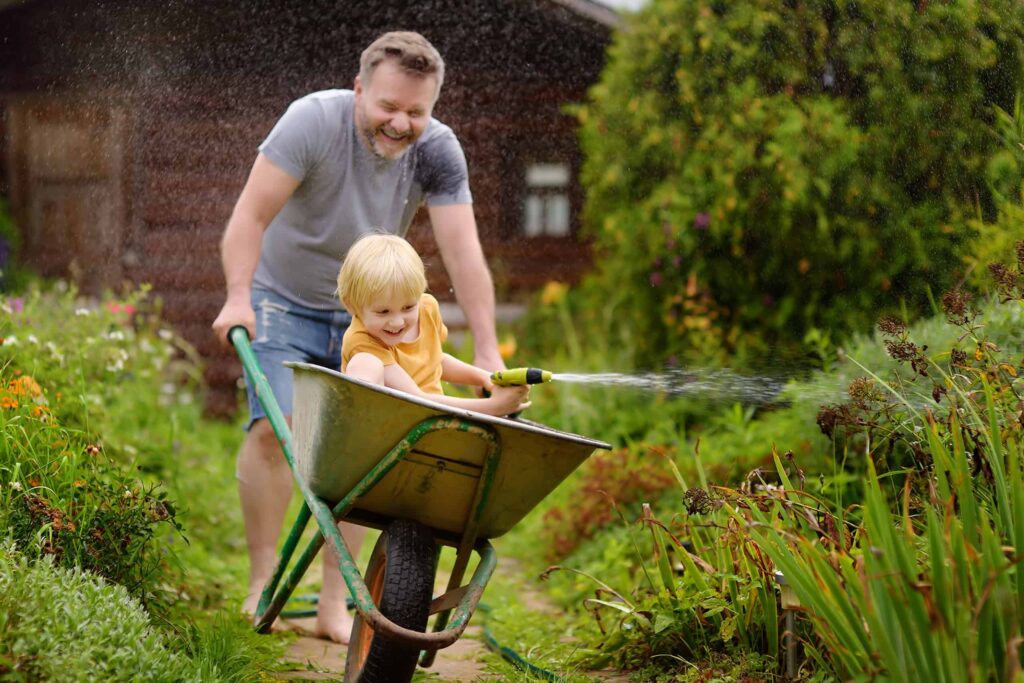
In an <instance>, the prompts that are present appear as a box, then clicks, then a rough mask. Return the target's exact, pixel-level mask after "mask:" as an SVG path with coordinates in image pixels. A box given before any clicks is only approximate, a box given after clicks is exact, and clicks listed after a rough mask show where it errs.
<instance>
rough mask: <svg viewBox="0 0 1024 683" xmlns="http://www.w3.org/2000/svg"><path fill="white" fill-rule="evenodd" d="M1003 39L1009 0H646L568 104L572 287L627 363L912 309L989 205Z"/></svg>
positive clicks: (1013, 42) (1007, 67)
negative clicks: (620, 343) (573, 197)
mask: <svg viewBox="0 0 1024 683" xmlns="http://www.w3.org/2000/svg"><path fill="white" fill-rule="evenodd" d="M1022 60H1024V7H1022V6H1021V5H1020V3H1017V2H1014V1H1013V0H996V1H995V2H988V3H981V2H976V1H971V0H964V1H962V2H954V3H934V2H933V3H926V2H916V3H912V2H905V1H902V2H895V3H894V2H889V1H888V0H867V1H863V2H848V1H846V0H836V1H832V2H814V3H788V2H785V3H784V2H781V1H779V0H756V1H755V2H745V3H726V2H717V1H707V2H689V1H686V0H666V1H664V2H656V3H649V4H648V5H647V7H646V8H645V9H644V10H643V11H642V12H640V13H638V14H637V15H635V16H634V17H632V18H631V19H630V20H629V24H628V26H627V28H626V29H625V30H623V31H621V32H620V33H619V34H618V36H617V38H616V40H615V43H614V45H613V46H612V48H611V51H610V53H609V62H608V66H607V68H606V70H605V72H604V74H603V76H602V79H601V82H600V83H599V84H597V85H596V86H595V87H594V88H593V89H592V91H591V95H590V101H589V103H588V104H587V105H585V106H583V107H582V108H581V109H580V110H579V119H580V122H581V140H582V146H583V149H584V152H585V155H586V162H585V165H584V169H583V182H584V185H585V186H586V188H587V190H588V199H587V207H586V220H587V223H588V225H589V226H590V229H591V231H592V233H593V235H594V237H595V242H596V250H597V255H598V263H599V271H598V273H597V274H596V275H595V277H594V278H592V279H591V280H590V281H589V283H588V287H589V289H590V293H589V296H590V297H591V298H592V301H593V302H594V303H595V305H597V304H604V302H607V301H609V300H618V301H622V302H624V304H623V305H622V306H621V307H620V308H619V309H618V317H617V321H616V325H617V326H619V327H621V328H624V329H627V330H630V331H631V332H632V333H633V338H634V339H635V351H636V356H637V359H638V361H639V362H640V363H641V364H653V363H659V362H661V361H663V360H664V359H665V358H667V357H669V356H672V355H675V356H677V357H679V358H680V359H685V358H687V357H688V354H692V353H693V351H694V350H695V349H698V348H699V347H701V346H704V345H705V343H706V342H705V339H706V337H707V326H708V325H709V324H710V325H711V326H712V329H714V330H718V332H719V334H718V336H719V337H720V338H721V339H723V340H724V342H725V344H726V345H727V347H728V348H729V350H732V351H735V350H737V349H743V348H758V347H760V348H762V349H763V348H768V347H770V346H772V345H775V344H799V342H800V340H801V339H802V338H803V335H804V333H805V332H806V331H807V330H809V329H811V328H812V327H817V328H821V329H827V330H829V331H831V332H832V333H834V334H840V335H841V334H843V333H845V332H848V331H851V330H866V329H867V328H868V326H869V325H870V322H871V321H872V320H873V319H874V317H875V316H876V315H877V313H878V311H879V310H886V309H891V308H892V307H894V306H895V305H897V304H898V298H897V297H905V298H906V300H907V301H906V303H907V306H908V308H909V310H910V311H912V312H913V313H915V314H917V313H919V312H922V311H923V310H926V304H927V292H928V291H929V290H932V291H941V290H942V289H945V288H946V287H947V286H948V285H949V284H950V283H951V282H953V281H955V280H956V279H957V278H958V277H960V275H961V274H962V273H961V272H960V268H959V261H960V256H959V254H958V247H959V245H960V244H961V242H962V240H963V238H964V236H965V234H966V223H967V220H968V218H969V217H970V216H972V215H975V214H976V212H977V209H978V208H979V207H980V209H981V211H982V213H983V215H984V216H985V217H986V218H991V217H992V216H993V215H994V213H995V208H994V203H993V199H992V197H991V195H990V193H989V191H988V184H987V183H986V167H987V164H988V162H989V159H990V157H992V155H993V153H994V151H995V150H996V149H997V147H998V145H999V142H998V140H997V139H996V137H995V136H993V135H991V132H990V130H989V127H988V126H989V125H990V124H991V123H992V111H993V110H992V105H999V106H1001V107H1003V108H1009V107H1010V106H1011V105H1012V101H1013V96H1014V93H1015V92H1016V90H1017V89H1018V88H1019V87H1020V85H1021V79H1022ZM894 295H895V296H894Z"/></svg>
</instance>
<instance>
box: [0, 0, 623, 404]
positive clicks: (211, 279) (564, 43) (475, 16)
mask: <svg viewBox="0 0 1024 683" xmlns="http://www.w3.org/2000/svg"><path fill="white" fill-rule="evenodd" d="M367 4H369V3H366V4H356V3H336V2H328V1H327V0H321V1H319V2H309V3H303V4H302V9H301V12H288V13H286V14H284V15H282V12H281V10H280V5H279V4H278V3H272V2H269V0H266V1H264V0H253V1H251V2H247V3H230V2H222V3H213V2H205V3H200V2H197V1H196V0H171V2H167V3H161V4H159V5H157V4H154V3H149V2H142V1H141V0H121V1H110V2H105V3H102V4H91V3H79V2H72V1H71V0H65V1H59V0H36V1H35V2H29V3H27V4H23V5H21V6H18V7H16V8H14V9H8V10H7V11H5V12H3V13H0V107H2V108H3V111H4V114H5V116H4V137H3V147H4V148H3V149H2V150H0V152H2V158H6V163H5V164H3V166H4V168H5V171H4V176H3V180H4V181H5V185H6V188H2V189H6V190H7V193H8V194H9V195H10V197H11V201H12V206H13V208H14V210H15V216H16V218H17V219H19V221H20V222H21V223H22V224H23V225H30V226H34V229H33V230H31V231H30V232H31V234H29V235H26V238H27V239H26V242H27V244H28V246H29V252H30V258H31V260H32V261H33V263H34V265H36V267H38V268H39V269H40V270H41V271H42V272H44V273H45V274H50V275H58V274H69V271H70V274H72V275H74V276H75V277H76V278H77V279H79V280H80V281H81V282H82V284H83V285H84V286H85V287H86V288H89V287H90V286H92V287H95V288H99V287H102V286H113V285H116V284H118V283H119V282H121V281H122V280H123V279H127V280H130V281H133V282H150V283H152V284H153V286H154V293H155V295H156V296H159V297H160V298H161V299H162V301H163V304H164V308H163V311H164V316H165V318H166V319H167V320H168V321H169V322H170V323H172V324H173V325H174V326H175V328H176V329H177V330H178V331H179V332H180V333H181V334H182V335H183V336H184V337H185V338H186V339H187V340H189V341H190V342H191V343H192V344H194V345H195V346H196V347H197V348H198V349H199V350H200V352H201V353H202V354H203V356H204V357H205V358H206V359H207V360H208V364H207V369H206V376H207V380H208V381H209V383H210V386H211V388H212V389H213V392H212V394H211V399H210V407H211V408H212V409H213V410H214V411H217V412H221V411H226V410H229V409H230V408H231V407H232V406H233V405H234V381H235V378H237V376H238V374H239V368H238V364H237V362H236V361H235V360H234V358H233V357H231V355H230V354H229V353H227V352H226V351H225V350H223V349H221V348H219V347H218V346H217V344H216V343H215V340H213V339H212V337H211V334H210V332H209V324H210V322H211V321H212V319H213V318H214V317H215V315H216V313H217V312H218V310H219V308H220V305H221V304H222V303H223V296H224V282H223V275H222V273H221V269H220V262H219V255H218V243H219V239H220V236H221V234H222V232H223V228H224V225H225V223H226V222H227V219H228V217H229V215H230V212H231V209H232V206H233V204H234V201H235V200H236V199H237V196H238V193H239V191H240V190H241V187H242V185H243V184H244V182H245V178H246V175H247V173H248V170H249V167H250V166H251V164H252V161H253V159H254V158H255V155H256V147H257V145H258V144H259V142H260V141H261V140H262V139H263V138H264V137H265V135H266V134H267V133H268V132H269V130H270V128H271V127H272V126H273V124H274V122H275V121H276V120H277V118H278V117H279V116H280V115H281V114H282V113H283V112H284V109H285V108H286V107H287V105H288V104H289V102H290V101H292V100H293V99H295V98H296V97H299V96H301V95H303V94H305V93H307V92H311V91H314V90H319V89H324V88H330V87H351V83H352V78H353V77H354V75H355V73H356V71H357V69H358V54H359V51H360V50H361V49H362V47H364V46H365V45H366V44H368V43H369V42H370V41H371V40H372V39H373V38H374V37H375V36H377V35H379V34H380V33H381V32H383V31H386V30H393V29H398V28H401V29H412V30H419V31H421V32H423V33H424V34H425V35H427V37H428V38H430V39H431V40H432V42H434V43H435V45H436V46H437V47H438V49H439V50H440V51H441V53H442V55H443V56H444V57H445V59H446V63H447V71H448V73H447V76H446V83H445V87H444V90H443V92H442V97H441V100H440V101H439V103H438V106H437V109H436V112H435V114H436V115H437V116H438V118H440V119H441V120H442V121H444V122H445V123H447V124H449V125H450V126H452V128H453V129H454V130H455V132H456V134H457V135H458V136H459V138H460V140H461V141H462V142H463V145H464V148H465V150H466V155H467V159H468V161H469V164H470V174H471V187H472V190H473V193H474V201H475V209H476V215H477V221H478V223H479V225H480V231H481V240H482V242H483V244H484V251H485V253H486V254H487V257H488V260H489V263H490V264H491V267H492V270H493V272H494V274H495V279H496V285H497V287H498V291H499V295H501V296H506V297H507V296H515V294H516V292H518V291H522V290H524V289H529V288H534V287H537V286H539V285H540V284H543V282H545V281H547V280H550V279H561V280H566V279H568V280H573V279H576V278H577V277H578V276H579V274H580V273H581V272H582V271H583V270H584V269H585V268H586V267H587V265H588V256H587V251H586V247H585V245H583V244H582V243H581V242H579V241H578V240H573V239H568V240H566V239H546V240H544V239H540V240H525V241H524V240H522V239H519V238H518V237H517V235H516V234H515V226H516V223H517V221H518V219H519V218H518V217H519V213H520V211H521V209H520V207H519V205H518V204H517V202H516V198H517V197H519V193H520V191H521V187H519V185H518V184H519V183H521V172H522V164H523V163H524V162H525V161H528V160H530V159H532V158H533V157H535V156H537V155H541V156H543V154H545V153H551V152H552V151H556V152H558V153H559V154H560V155H561V157H562V158H564V159H566V160H568V161H570V162H571V163H573V164H578V152H577V151H576V146H575V140H574V131H573V125H572V122H571V120H569V118H568V117H567V116H566V115H565V114H564V113H562V112H561V110H560V107H561V106H562V105H563V104H564V103H566V102H569V101H575V100H579V99H581V98H582V97H583V95H584V92H585V88H586V87H587V86H588V85H589V84H590V83H592V82H593V81H594V80H596V77H597V74H598V71H599V69H600V66H601V63H602V59H603V50H604V45H605V41H606V40H607V31H606V30H605V29H604V28H603V27H599V26H596V25H595V24H594V23H593V22H591V21H589V20H584V19H581V18H580V17H578V16H576V15H573V14H572V13H571V12H569V11H568V10H566V9H564V8H562V7H560V6H558V5H557V3H552V2H549V1H548V0H438V1H437V2H422V1H421V2H390V3H376V4H375V5H374V6H371V7H367V6H366V5H367ZM72 5H74V6H75V7H76V10H75V11H74V12H72V11H70V8H71V6H72ZM425 10H426V11H425ZM572 194H573V204H574V208H575V209H577V211H578V208H579V205H580V203H581V196H580V193H579V189H578V187H574V188H573V191H572ZM410 239H411V240H412V241H413V242H414V244H416V246H417V248H418V249H419V250H420V251H421V253H423V254H424V255H425V258H426V260H427V262H428V270H429V272H430V285H431V289H432V291H434V292H436V293H437V294H438V295H439V298H442V299H446V298H450V294H449V287H448V283H447V278H446V276H445V274H444V271H443V268H442V267H441V265H440V261H439V259H438V258H437V255H436V248H435V246H434V244H433V240H432V239H431V237H430V235H429V228H428V227H427V224H426V221H425V220H424V216H422V215H421V216H420V217H419V219H418V220H417V221H416V223H415V224H414V227H413V229H412V231H411V233H410Z"/></svg>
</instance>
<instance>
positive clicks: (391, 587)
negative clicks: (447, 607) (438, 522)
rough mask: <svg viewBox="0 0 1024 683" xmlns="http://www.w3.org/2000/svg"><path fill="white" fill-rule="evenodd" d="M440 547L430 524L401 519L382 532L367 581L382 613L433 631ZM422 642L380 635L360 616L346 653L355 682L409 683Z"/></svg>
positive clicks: (351, 681)
mask: <svg viewBox="0 0 1024 683" xmlns="http://www.w3.org/2000/svg"><path fill="white" fill-rule="evenodd" d="M436 571H437V547H436V545H435V543H434V536H433V534H431V532H430V530H429V529H427V527H425V526H423V525H422V524H419V523H417V522H412V521H409V520H405V519H398V520H395V521H394V522H392V523H391V525H390V526H388V528H387V529H386V530H385V531H384V532H383V533H381V535H380V538H379V539H378V540H377V545H375V546H374V547H373V553H372V555H371V556H370V562H369V564H368V565H367V568H366V575H365V576H364V577H363V580H364V581H365V582H366V586H367V588H368V589H369V591H370V595H371V596H372V597H373V599H374V602H376V604H377V605H378V607H379V608H380V611H381V613H382V614H383V615H384V616H385V617H387V618H388V619H390V620H391V621H393V622H394V623H396V624H398V625H399V626H403V627H405V628H408V629H412V630H414V631H420V632H425V631H426V630H427V617H429V616H430V601H431V599H432V597H433V590H434V574H435V573H436ZM419 655H420V649H419V648H418V647H415V646H412V647H410V646H409V645H404V644H402V643H398V642H395V641H392V640H388V639H387V638H385V637H384V636H381V635H377V634H375V633H374V632H373V630H372V629H370V626H369V624H366V623H364V622H363V619H362V617H361V616H360V615H358V614H357V615H356V618H355V624H354V625H353V627H352V635H351V637H350V638H349V645H348V655H347V656H346V658H345V681H347V682H349V683H407V682H408V681H410V680H411V679H412V676H413V673H415V671H416V660H417V659H419Z"/></svg>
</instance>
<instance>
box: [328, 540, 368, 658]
mask: <svg viewBox="0 0 1024 683" xmlns="http://www.w3.org/2000/svg"><path fill="white" fill-rule="evenodd" d="M338 529H339V530H341V536H342V539H343V540H344V541H345V546H346V547H347V548H348V551H349V553H350V554H351V555H352V557H354V558H355V557H357V556H358V555H359V549H360V548H361V547H362V546H363V538H364V537H365V536H366V527H362V526H357V525H355V524H349V523H347V522H341V523H340V524H338ZM323 563H324V570H323V587H322V588H321V589H320V603H319V605H318V606H317V614H316V634H317V635H318V636H320V637H321V638H330V639H331V640H333V641H334V642H336V643H347V642H348V638H349V634H350V633H351V632H352V621H353V617H352V616H351V615H350V614H349V612H348V608H347V607H346V598H347V596H348V589H347V588H346V587H345V580H344V579H343V578H342V576H341V571H340V570H339V569H338V556H337V554H336V553H335V552H334V548H333V547H332V546H331V544H329V543H328V544H327V545H326V548H325V549H324V551H323Z"/></svg>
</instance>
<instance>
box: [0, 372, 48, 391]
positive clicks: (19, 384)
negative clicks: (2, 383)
mask: <svg viewBox="0 0 1024 683" xmlns="http://www.w3.org/2000/svg"><path fill="white" fill-rule="evenodd" d="M7 390H8V391H10V392H11V393H12V394H14V395H15V396H39V395H40V394H42V393H43V390H42V388H40V386H39V384H37V383H36V381H35V380H34V379H32V378H31V377H30V376H28V375H23V376H21V377H19V378H18V379H12V380H11V381H10V382H9V383H8V384H7Z"/></svg>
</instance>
